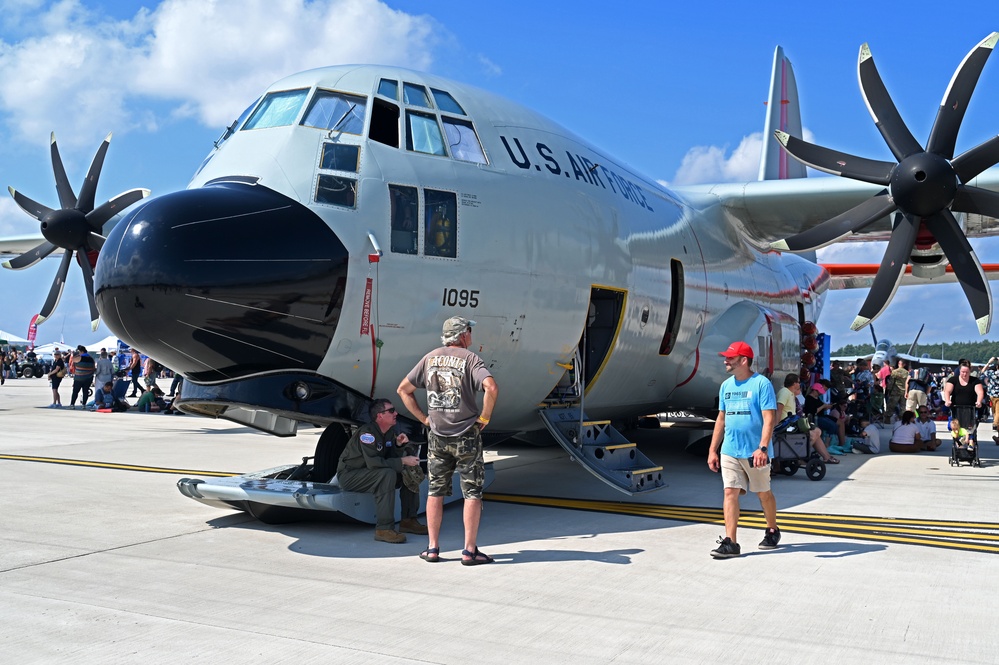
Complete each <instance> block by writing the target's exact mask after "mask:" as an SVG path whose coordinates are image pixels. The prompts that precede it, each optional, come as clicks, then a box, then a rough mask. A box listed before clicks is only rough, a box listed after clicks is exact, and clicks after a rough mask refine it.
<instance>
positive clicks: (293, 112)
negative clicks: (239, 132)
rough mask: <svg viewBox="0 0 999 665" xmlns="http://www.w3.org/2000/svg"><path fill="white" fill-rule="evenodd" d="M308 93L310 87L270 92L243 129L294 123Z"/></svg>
mask: <svg viewBox="0 0 999 665" xmlns="http://www.w3.org/2000/svg"><path fill="white" fill-rule="evenodd" d="M308 94H309V91H308V89H302V90H285V91H282V92H272V93H270V94H269V95H267V96H266V97H264V101H262V102H260V105H259V106H258V107H257V109H256V110H255V111H254V112H253V115H251V116H250V119H249V120H247V121H246V124H245V125H243V129H244V130H245V129H266V128H267V127H282V126H284V125H290V124H292V123H293V122H295V118H297V117H298V112H299V111H300V110H301V109H302V104H304V103H305V97H306V95H308Z"/></svg>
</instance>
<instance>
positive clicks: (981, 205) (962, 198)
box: [951, 186, 999, 218]
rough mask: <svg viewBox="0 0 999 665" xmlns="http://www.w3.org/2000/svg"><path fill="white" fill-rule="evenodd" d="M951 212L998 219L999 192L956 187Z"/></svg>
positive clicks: (979, 188)
mask: <svg viewBox="0 0 999 665" xmlns="http://www.w3.org/2000/svg"><path fill="white" fill-rule="evenodd" d="M951 210H956V211H957V212H970V213H974V214H977V215H985V216H987V217H997V218H999V192H993V191H992V190H989V189H982V188H981V187H968V186H965V187H958V188H957V192H956V193H955V194H954V203H952V204H951Z"/></svg>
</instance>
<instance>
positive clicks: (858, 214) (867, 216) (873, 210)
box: [770, 189, 898, 252]
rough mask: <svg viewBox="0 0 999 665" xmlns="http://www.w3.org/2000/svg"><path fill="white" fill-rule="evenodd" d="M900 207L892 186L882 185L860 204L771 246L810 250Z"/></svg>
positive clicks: (802, 250)
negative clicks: (885, 186) (878, 190)
mask: <svg viewBox="0 0 999 665" xmlns="http://www.w3.org/2000/svg"><path fill="white" fill-rule="evenodd" d="M897 207H898V206H896V205H895V202H894V201H893V200H892V198H891V197H890V196H888V190H887V189H882V190H881V191H880V192H878V193H877V194H875V195H874V196H872V197H871V198H869V199H867V200H866V201H864V202H863V203H861V204H860V205H858V206H855V207H853V208H850V209H849V210H847V211H846V212H844V213H842V214H840V215H836V216H835V217H833V218H832V219H830V220H828V221H825V222H822V223H821V224H819V225H818V226H814V227H812V228H810V229H808V230H807V231H802V232H801V233H799V234H797V235H794V236H791V237H790V238H787V239H786V240H778V241H777V242H775V243H771V245H770V246H771V247H773V248H774V249H776V250H779V251H784V252H806V251H811V250H813V249H818V248H820V247H825V246H826V245H830V244H832V243H834V242H836V241H837V240H839V239H840V238H842V237H844V236H847V235H849V234H851V233H854V232H856V231H860V230H861V229H863V228H864V227H866V226H867V225H869V224H871V223H873V222H875V221H876V220H879V219H881V218H882V217H884V216H886V215H888V214H890V213H892V212H893V211H894V210H895V209H896V208H897Z"/></svg>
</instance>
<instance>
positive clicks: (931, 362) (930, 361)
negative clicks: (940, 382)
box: [895, 353, 957, 367]
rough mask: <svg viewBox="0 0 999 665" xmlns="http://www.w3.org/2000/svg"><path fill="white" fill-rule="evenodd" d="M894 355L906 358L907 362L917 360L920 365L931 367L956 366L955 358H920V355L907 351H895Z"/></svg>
mask: <svg viewBox="0 0 999 665" xmlns="http://www.w3.org/2000/svg"><path fill="white" fill-rule="evenodd" d="M895 357H897V358H902V359H903V360H908V361H909V362H917V363H919V364H920V365H927V366H931V367H957V361H956V360H943V359H941V358H922V357H920V356H912V355H909V354H908V353H896V354H895Z"/></svg>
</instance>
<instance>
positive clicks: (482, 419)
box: [479, 416, 489, 425]
mask: <svg viewBox="0 0 999 665" xmlns="http://www.w3.org/2000/svg"><path fill="white" fill-rule="evenodd" d="M479 422H480V423H482V424H483V425H488V424H489V419H488V418H483V417H482V416H479Z"/></svg>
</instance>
